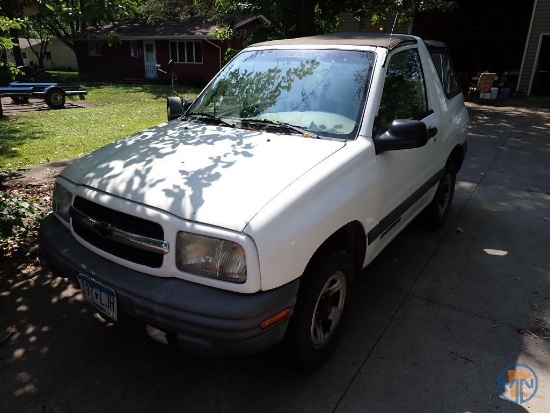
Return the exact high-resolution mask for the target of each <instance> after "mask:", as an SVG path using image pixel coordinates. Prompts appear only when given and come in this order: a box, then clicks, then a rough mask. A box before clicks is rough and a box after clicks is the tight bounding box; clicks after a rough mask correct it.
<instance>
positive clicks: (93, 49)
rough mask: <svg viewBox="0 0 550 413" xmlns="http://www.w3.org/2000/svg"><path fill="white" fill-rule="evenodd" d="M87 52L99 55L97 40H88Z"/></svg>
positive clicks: (99, 47) (99, 49) (91, 54)
mask: <svg viewBox="0 0 550 413" xmlns="http://www.w3.org/2000/svg"><path fill="white" fill-rule="evenodd" d="M88 54H89V55H90V56H101V46H100V45H99V42H88Z"/></svg>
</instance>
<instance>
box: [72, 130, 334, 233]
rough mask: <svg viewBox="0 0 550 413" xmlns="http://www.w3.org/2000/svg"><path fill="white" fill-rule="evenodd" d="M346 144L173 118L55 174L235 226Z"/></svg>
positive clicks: (240, 225)
mask: <svg viewBox="0 0 550 413" xmlns="http://www.w3.org/2000/svg"><path fill="white" fill-rule="evenodd" d="M344 144H345V143H344V142H341V141H331V140H323V139H312V138H305V137H301V136H297V135H278V134H273V133H267V132H263V131H248V130H242V129H233V128H229V127H221V126H209V125H203V124H199V123H188V122H183V121H173V122H170V123H168V124H163V125H159V126H157V127H155V128H152V129H149V130H146V131H143V132H140V133H138V134H136V135H133V136H131V137H129V138H127V139H124V140H121V141H118V142H115V143H112V144H110V145H108V146H105V147H103V148H101V149H99V150H97V151H95V152H93V153H91V154H90V155H87V156H85V157H83V158H82V159H81V160H79V161H77V162H75V163H73V164H72V165H70V166H69V167H67V168H66V169H65V170H64V171H63V172H62V174H61V175H62V176H63V177H65V178H66V179H68V180H70V181H72V182H74V183H75V184H81V185H86V186H89V187H92V188H96V189H98V190H101V191H104V192H107V193H109V194H112V195H116V196H118V197H122V198H125V199H129V200H132V201H135V202H139V203H143V204H146V205H150V206H153V207H156V208H159V209H162V210H165V211H168V212H170V213H172V214H174V215H176V216H179V217H181V218H184V219H189V220H193V221H198V222H203V223H208V224H212V225H217V226H220V227H225V228H229V229H233V230H236V231H241V230H243V228H244V227H245V226H246V225H247V223H248V222H249V221H250V220H251V219H252V218H253V217H254V215H255V214H257V213H258V211H259V210H260V209H261V208H262V207H264V206H265V205H266V204H267V203H268V202H269V201H270V200H271V199H273V198H274V197H275V196H276V195H277V194H278V193H279V192H281V191H282V190H283V189H284V188H286V187H287V186H288V185H290V184H291V183H292V182H293V181H295V180H296V179H298V178H299V177H300V176H301V175H303V174H304V173H305V172H306V171H308V170H309V169H311V168H312V167H313V166H315V165H316V164H318V163H319V162H321V161H322V160H323V159H325V158H327V157H328V156H330V155H331V154H333V153H334V152H336V151H337V150H339V149H340V148H342V147H343V146H344Z"/></svg>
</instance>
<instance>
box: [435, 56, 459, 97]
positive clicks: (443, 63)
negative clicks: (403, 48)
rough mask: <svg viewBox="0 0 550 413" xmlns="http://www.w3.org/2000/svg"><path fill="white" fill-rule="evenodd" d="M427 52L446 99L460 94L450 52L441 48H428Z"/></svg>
mask: <svg viewBox="0 0 550 413" xmlns="http://www.w3.org/2000/svg"><path fill="white" fill-rule="evenodd" d="M428 50H429V51H430V56H431V57H432V60H433V62H434V65H435V68H436V69H437V74H438V75H439V80H441V84H442V85H443V90H444V91H445V95H446V96H447V98H449V99H450V98H452V97H454V96H456V95H458V94H459V93H461V92H462V90H461V89H460V85H459V84H458V80H457V77H456V72H455V69H454V64H453V59H452V57H451V52H450V50H449V49H447V48H441V47H429V48H428Z"/></svg>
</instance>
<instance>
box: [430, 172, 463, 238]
mask: <svg viewBox="0 0 550 413" xmlns="http://www.w3.org/2000/svg"><path fill="white" fill-rule="evenodd" d="M455 184H456V169H455V165H454V163H453V162H449V163H447V165H446V166H445V172H444V173H443V176H442V177H441V180H440V181H439V185H438V187H437V191H436V192H435V195H434V199H433V200H432V202H431V203H430V204H429V205H428V207H427V208H426V210H425V211H424V216H425V218H426V223H427V225H428V227H429V228H431V229H437V228H440V227H441V226H442V225H443V224H444V223H445V221H446V220H447V217H448V216H449V211H450V209H451V204H452V202H453V196H454V193H455Z"/></svg>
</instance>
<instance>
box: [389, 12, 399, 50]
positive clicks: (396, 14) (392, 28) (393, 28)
mask: <svg viewBox="0 0 550 413" xmlns="http://www.w3.org/2000/svg"><path fill="white" fill-rule="evenodd" d="M398 15H399V13H395V19H393V26H392V27H391V33H390V43H391V37H392V36H393V31H394V30H395V23H397V16H398Z"/></svg>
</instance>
